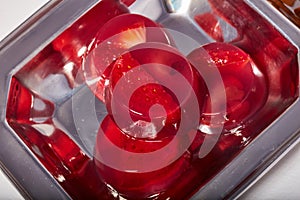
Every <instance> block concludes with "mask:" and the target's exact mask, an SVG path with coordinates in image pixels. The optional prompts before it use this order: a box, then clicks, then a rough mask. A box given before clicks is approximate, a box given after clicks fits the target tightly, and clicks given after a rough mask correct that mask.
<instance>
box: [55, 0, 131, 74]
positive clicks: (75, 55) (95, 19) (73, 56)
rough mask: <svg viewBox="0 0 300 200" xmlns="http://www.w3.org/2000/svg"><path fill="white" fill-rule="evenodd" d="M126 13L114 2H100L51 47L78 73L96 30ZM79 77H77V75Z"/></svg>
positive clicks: (126, 11) (122, 7)
mask: <svg viewBox="0 0 300 200" xmlns="http://www.w3.org/2000/svg"><path fill="white" fill-rule="evenodd" d="M123 13H128V9H127V8H126V7H125V6H124V5H123V4H121V3H120V2H118V1H115V0H101V1H100V2H99V3H98V4H97V5H96V6H95V7H93V8H92V9H91V10H90V11H89V12H87V13H86V14H85V15H83V16H82V17H81V18H80V19H78V20H77V21H76V22H75V23H74V24H72V26H70V27H69V28H68V29H67V30H65V31H64V32H63V33H62V34H60V35H59V36H58V37H57V38H56V39H54V40H53V42H52V46H53V48H54V49H55V50H56V51H59V52H60V53H61V54H62V55H63V57H64V61H65V62H67V61H68V62H72V63H73V64H74V70H76V71H75V72H76V73H78V72H80V68H81V64H82V57H83V56H84V55H85V53H86V52H87V50H88V45H89V44H90V43H91V41H92V40H93V38H94V36H95V35H96V33H97V32H98V30H99V29H100V28H101V27H102V26H103V25H104V24H105V23H106V22H107V21H109V20H110V19H112V18H114V17H116V16H118V15H120V14H123ZM78 76H79V75H78Z"/></svg>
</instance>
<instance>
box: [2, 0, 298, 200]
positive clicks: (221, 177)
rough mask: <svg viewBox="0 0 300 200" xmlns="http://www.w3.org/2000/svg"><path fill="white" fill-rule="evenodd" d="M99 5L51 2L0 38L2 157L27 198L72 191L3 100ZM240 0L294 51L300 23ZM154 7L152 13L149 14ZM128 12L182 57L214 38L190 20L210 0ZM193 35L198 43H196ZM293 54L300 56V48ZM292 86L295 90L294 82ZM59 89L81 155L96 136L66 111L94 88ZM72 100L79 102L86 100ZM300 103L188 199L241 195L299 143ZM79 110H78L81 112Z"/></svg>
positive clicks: (152, 3)
mask: <svg viewBox="0 0 300 200" xmlns="http://www.w3.org/2000/svg"><path fill="white" fill-rule="evenodd" d="M97 3H98V1H96V0H87V1H79V0H78V1H71V0H65V1H52V2H50V3H48V4H47V5H46V6H45V7H44V8H43V9H42V10H40V11H39V12H38V13H36V14H35V15H34V16H33V17H32V18H31V19H29V20H28V21H27V22H26V23H25V24H23V25H22V26H21V27H20V28H18V29H17V30H16V31H15V32H14V33H13V34H11V35H10V36H9V37H7V38H6V39H5V40H3V41H2V42H1V44H0V66H2V67H1V74H0V85H1V87H0V93H1V95H0V98H1V99H0V111H1V123H0V130H1V132H0V138H1V139H0V144H1V147H2V148H1V151H0V163H1V167H2V168H3V169H4V170H5V172H6V173H7V174H8V176H9V177H10V178H11V179H12V180H13V182H14V183H15V184H16V186H17V187H18V189H19V190H20V191H21V193H22V194H23V195H24V197H25V198H29V199H30V198H33V199H35V198H39V199H44V198H46V199H48V198H59V199H70V198H71V197H70V196H69V194H68V193H67V192H66V191H65V189H64V188H63V187H62V186H61V184H60V183H59V181H57V179H55V178H54V177H53V175H52V174H51V173H50V172H49V171H48V170H47V169H46V167H45V166H44V165H43V164H42V163H41V162H40V161H39V159H38V158H37V156H36V155H35V154H34V152H32V150H31V149H30V148H29V147H28V146H26V144H25V143H24V141H23V140H22V139H21V138H20V137H19V136H18V134H16V132H15V130H14V129H13V128H12V127H11V126H10V125H9V124H8V122H7V120H6V111H7V107H6V106H7V104H6V103H7V96H8V92H9V88H10V87H11V85H10V81H11V78H12V76H13V75H14V74H15V73H17V72H18V71H19V70H20V69H21V68H22V67H23V66H25V65H26V64H27V63H28V62H29V61H30V60H31V59H32V58H34V57H35V56H36V55H38V54H39V52H41V51H42V50H43V49H44V48H45V47H46V46H47V45H49V44H50V43H51V41H53V39H54V38H56V37H57V36H58V35H60V34H61V33H62V32H63V31H64V30H65V29H67V28H68V27H69V26H70V25H72V24H73V23H74V22H75V21H76V20H77V19H78V18H80V17H81V16H83V15H84V14H85V13H86V12H88V10H89V9H91V8H92V7H93V6H94V5H96V4H97ZM245 3H246V4H248V5H249V6H250V7H251V8H253V9H254V10H255V11H256V12H257V13H259V14H260V15H261V16H262V17H263V18H264V19H265V20H266V21H268V22H269V23H271V24H272V25H273V26H274V27H275V28H276V29H277V30H278V31H279V32H280V33H281V34H282V35H283V36H284V37H285V38H286V39H287V40H288V41H289V42H290V43H291V44H293V45H294V46H295V47H296V48H297V49H298V51H299V47H300V40H299V38H300V29H299V28H298V27H296V26H295V25H294V24H292V23H291V22H290V21H289V20H288V19H287V18H285V17H284V16H283V15H282V14H281V13H280V12H279V11H277V10H276V9H275V8H274V7H272V6H271V5H270V4H269V3H268V2H267V1H259V0H246V1H245ZM154 10H155V12H153V11H154ZM130 11H131V12H133V13H139V14H142V15H144V16H147V17H149V18H150V19H153V20H155V21H157V22H159V23H161V24H162V25H163V26H164V27H166V28H167V29H168V30H169V31H170V33H171V34H172V36H173V38H174V41H175V42H176V45H177V47H178V48H179V49H180V50H181V51H182V53H183V54H185V55H186V54H188V53H189V52H190V51H191V49H194V48H196V47H198V45H199V44H205V43H208V42H212V41H213V39H211V38H210V37H209V36H207V34H205V32H203V30H201V28H199V27H198V26H197V24H196V23H195V22H194V21H193V17H194V16H195V15H196V14H198V13H201V12H205V11H210V7H209V5H208V3H207V1H204V0H195V1H180V0H177V1H176V0H174V1H167V0H143V1H141V0H137V1H136V2H135V3H134V4H133V5H132V6H131V7H130ZM57 19H60V20H57ZM221 26H222V27H223V28H224V29H226V30H227V31H226V34H225V38H224V39H225V41H231V40H232V39H234V37H235V36H236V31H235V29H234V28H233V27H232V26H231V25H228V23H226V22H225V21H221ZM178 32H179V33H178ZM199 36H200V37H199ZM181 37H185V38H189V39H190V41H191V42H182V39H181ZM194 41H196V42H197V43H194ZM20 49H21V50H20ZM297 59H298V62H299V61H300V53H299V52H298V55H297ZM299 66H300V65H299V63H298V67H299ZM298 71H299V70H298ZM58 81H59V80H58ZM46 86H47V87H48V88H47V87H45V88H44V90H38V92H40V93H42V94H43V95H44V96H47V95H48V97H49V98H50V99H55V96H53V94H51V92H50V93H49V91H47V89H49V85H46ZM31 87H32V88H31V89H33V90H36V89H37V86H36V85H31ZM51 87H52V88H51V89H53V88H54V89H56V90H57V91H59V90H60V89H61V88H59V87H58V88H55V87H53V85H51ZM297 90H299V86H298V88H297ZM298 94H299V91H298ZM51 95H52V96H51ZM61 95H62V96H64V101H65V100H66V99H68V98H71V99H72V101H70V102H69V103H64V104H63V105H62V106H61V107H60V111H59V112H58V113H57V119H58V121H59V122H60V123H63V124H65V126H66V129H68V130H73V131H69V132H72V133H73V134H70V135H69V136H70V137H71V138H72V139H73V140H74V141H75V142H76V143H77V144H78V145H79V146H80V147H81V148H82V150H83V151H84V152H85V153H86V154H91V152H92V151H93V143H92V142H93V140H94V137H95V135H88V136H85V135H82V134H83V133H80V132H78V131H77V130H76V128H78V127H80V128H87V127H86V126H87V125H85V124H84V123H83V124H80V121H77V124H76V113H75V116H74V115H73V114H69V113H68V109H70V107H71V108H72V106H74V104H76V98H77V99H81V97H82V96H88V95H91V94H90V93H89V92H88V90H85V89H82V87H78V89H76V90H73V89H72V90H67V91H66V93H65V94H61ZM90 99H92V97H90ZM87 100H89V98H87ZM66 102H68V101H66ZM56 103H58V102H56ZM77 103H78V105H82V103H84V102H77ZM299 104H300V102H299V98H295V100H294V101H293V103H291V104H290V105H289V106H288V108H287V109H285V111H284V112H282V113H280V115H279V116H278V117H277V118H276V119H275V120H274V121H273V122H272V123H270V124H268V126H267V127H265V128H264V129H263V131H262V132H261V133H260V134H258V136H256V137H255V138H254V139H253V140H252V141H251V142H250V143H249V144H247V145H246V146H245V147H244V148H243V150H242V151H240V152H239V153H238V154H237V155H236V156H235V157H234V158H233V159H232V160H231V161H230V162H229V163H228V164H227V165H226V166H224V168H223V169H222V170H221V171H219V172H218V173H217V174H216V175H215V176H214V177H212V178H211V179H210V180H209V181H208V182H207V183H206V184H205V185H204V186H202V187H201V188H200V190H199V191H198V192H197V193H195V194H194V195H193V196H192V197H191V199H224V198H229V199H232V198H237V197H238V196H239V195H241V194H242V193H243V192H244V191H245V190H246V189H247V188H248V187H250V186H251V185H252V184H253V183H254V182H255V181H256V180H257V179H258V178H259V177H260V176H261V175H262V174H264V173H265V172H266V171H267V170H268V169H269V168H270V167H271V166H272V164H274V163H275V162H276V161H278V159H280V158H281V157H282V156H284V155H285V154H286V153H287V152H288V151H289V150H290V149H291V148H292V147H293V146H294V145H295V144H296V143H297V142H299V140H298V138H299V128H300V127H299V122H298V118H297V116H298V115H299V114H300V113H299V112H300V110H299V108H300V105H299ZM80 112H81V111H78V113H80ZM87 112H89V111H87ZM66 116H68V117H66ZM74 117H75V119H74ZM70 118H71V119H70ZM74 120H75V122H74ZM74 123H75V124H76V125H74ZM89 127H90V126H89ZM90 128H91V127H90ZM24 172H26V173H24Z"/></svg>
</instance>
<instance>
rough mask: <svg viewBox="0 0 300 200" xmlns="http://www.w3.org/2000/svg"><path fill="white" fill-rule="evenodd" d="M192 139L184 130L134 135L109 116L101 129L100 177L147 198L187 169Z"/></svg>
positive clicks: (125, 194) (129, 193)
mask: <svg viewBox="0 0 300 200" xmlns="http://www.w3.org/2000/svg"><path fill="white" fill-rule="evenodd" d="M183 143H186V144H187V145H183ZM190 143H191V141H189V136H188V135H184V134H182V135H179V136H176V137H170V138H165V139H158V140H157V139H153V140H151V139H139V138H135V137H132V136H129V135H127V134H126V133H124V132H123V131H121V130H120V129H119V128H118V126H117V125H116V124H115V123H114V121H113V120H112V119H111V117H110V116H107V117H106V118H105V119H104V120H103V121H102V123H101V126H100V129H99V132H98V136H97V140H96V147H95V155H94V162H95V164H96V166H97V169H98V173H99V176H100V177H101V179H102V180H103V181H104V182H105V183H106V184H108V185H109V186H110V187H112V188H113V189H115V190H116V191H118V193H119V194H120V195H121V196H123V197H125V198H130V199H144V198H149V197H150V196H153V195H158V194H160V193H162V192H164V191H166V190H168V189H169V187H170V186H171V185H172V184H174V183H176V181H177V180H178V178H179V177H180V176H181V172H184V171H185V170H187V169H188V167H189V164H190V158H191V157H190V154H189V153H188V151H187V150H186V149H187V148H186V147H187V146H188V144H190ZM183 146H185V148H183Z"/></svg>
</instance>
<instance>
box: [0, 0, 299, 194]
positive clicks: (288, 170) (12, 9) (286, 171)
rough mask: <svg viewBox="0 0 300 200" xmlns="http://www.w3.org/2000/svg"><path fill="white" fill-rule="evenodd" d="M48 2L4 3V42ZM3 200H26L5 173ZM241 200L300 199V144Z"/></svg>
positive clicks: (0, 187) (0, 20)
mask: <svg viewBox="0 0 300 200" xmlns="http://www.w3.org/2000/svg"><path fill="white" fill-rule="evenodd" d="M46 2H47V1H46V0H0V5H1V6H0V41H1V40H2V39H3V38H4V37H5V36H7V35H8V34H9V33H10V32H11V31H12V30H14V29H15V28H16V27H17V26H19V25H20V24H21V23H22V22H23V21H24V20H25V19H26V18H28V17H29V16H30V15H31V14H32V13H34V12H35V11H36V10H37V9H38V8H40V7H41V6H42V5H43V4H45V3H46ZM299 124H300V122H299ZM0 199H22V197H21V196H20V194H19V193H18V191H17V190H16V189H15V188H14V187H13V185H12V184H11V183H10V181H9V180H8V179H7V177H6V176H5V175H4V174H3V173H2V171H1V170H0ZM240 199H249V200H250V199H263V200H268V199H275V200H276V199H278V200H281V199H287V200H294V199H300V145H297V146H296V147H295V148H294V149H292V150H291V151H290V152H289V153H288V154H287V156H285V157H284V158H283V159H282V160H281V161H280V162H279V163H277V165H275V167H273V168H272V170H271V171H269V172H268V173H267V174H266V175H265V176H264V177H263V178H262V179H260V180H259V181H258V182H257V183H256V184H255V185H254V186H253V187H252V188H251V189H250V190H248V191H247V192H246V193H245V194H244V195H243V196H242V197H241V198H240Z"/></svg>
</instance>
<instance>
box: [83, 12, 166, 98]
mask: <svg viewBox="0 0 300 200" xmlns="http://www.w3.org/2000/svg"><path fill="white" fill-rule="evenodd" d="M144 42H161V43H165V44H170V39H169V37H168V35H167V33H166V32H165V31H164V30H163V28H162V27H160V25H159V24H157V23H156V22H154V21H152V20H150V19H148V18H146V17H144V16H141V15H137V14H123V15H120V16H118V17H114V18H113V19H111V20H110V21H108V22H107V23H106V24H105V25H104V26H102V27H101V29H100V30H99V31H98V33H97V35H96V36H95V39H94V40H93V42H92V43H91V44H90V47H89V52H88V55H87V57H86V58H85V62H84V65H83V71H84V76H85V80H86V82H87V84H88V86H89V87H90V88H91V90H92V92H93V93H94V94H95V95H96V96H97V97H98V98H99V99H100V100H101V101H104V87H105V82H107V81H108V79H109V75H110V72H111V67H110V66H111V65H112V63H113V62H114V61H115V60H116V59H117V58H118V57H119V56H120V55H121V54H122V53H124V52H125V51H127V50H128V49H129V48H131V47H133V46H135V45H137V44H140V43H144Z"/></svg>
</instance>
